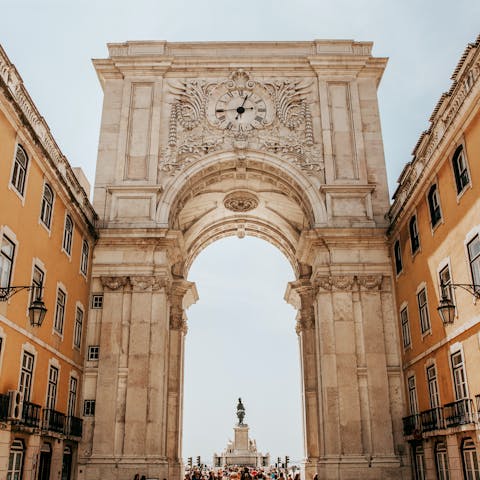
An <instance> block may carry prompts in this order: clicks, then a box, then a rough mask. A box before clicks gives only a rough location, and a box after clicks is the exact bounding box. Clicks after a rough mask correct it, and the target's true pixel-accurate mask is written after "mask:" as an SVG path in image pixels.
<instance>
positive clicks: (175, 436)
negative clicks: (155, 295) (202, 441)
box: [166, 279, 193, 480]
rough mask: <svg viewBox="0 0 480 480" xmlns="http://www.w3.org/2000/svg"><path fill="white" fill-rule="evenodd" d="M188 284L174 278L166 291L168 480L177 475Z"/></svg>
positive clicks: (189, 284)
mask: <svg viewBox="0 0 480 480" xmlns="http://www.w3.org/2000/svg"><path fill="white" fill-rule="evenodd" d="M192 285H193V284H192V283H191V282H187V281H186V280H183V279H177V280H174V281H173V282H172V286H171V288H170V294H169V305H170V321H169V322H170V323H169V327H170V330H169V336H168V351H169V365H168V378H167V417H166V418H167V428H166V456H167V459H168V463H169V478H170V480H179V479H180V478H181V469H182V452H181V447H182V424H183V422H182V412H183V366H184V364H183V362H184V341H185V334H186V333H187V324H186V316H185V311H184V308H183V298H184V296H185V294H186V293H187V292H188V290H189V289H190V288H191V287H192Z"/></svg>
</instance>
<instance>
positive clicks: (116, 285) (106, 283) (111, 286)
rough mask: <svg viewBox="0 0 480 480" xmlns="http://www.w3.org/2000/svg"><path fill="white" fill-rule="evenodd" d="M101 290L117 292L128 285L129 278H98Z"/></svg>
mask: <svg viewBox="0 0 480 480" xmlns="http://www.w3.org/2000/svg"><path fill="white" fill-rule="evenodd" d="M100 281H101V282H102V286H103V288H106V289H108V290H118V289H120V288H123V287H124V286H125V285H127V284H128V281H129V278H128V277H127V276H121V277H120V276H119V277H100Z"/></svg>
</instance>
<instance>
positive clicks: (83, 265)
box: [80, 238, 90, 278]
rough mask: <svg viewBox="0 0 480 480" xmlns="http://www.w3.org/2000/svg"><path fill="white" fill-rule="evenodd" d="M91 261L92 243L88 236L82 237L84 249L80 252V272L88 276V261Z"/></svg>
mask: <svg viewBox="0 0 480 480" xmlns="http://www.w3.org/2000/svg"><path fill="white" fill-rule="evenodd" d="M85 245H86V246H87V254H86V255H85V249H84V247H85ZM89 261H90V244H89V243H88V240H87V239H86V238H83V239H82V250H81V252H80V273H81V274H82V275H83V276H84V277H85V278H87V275H88V263H89Z"/></svg>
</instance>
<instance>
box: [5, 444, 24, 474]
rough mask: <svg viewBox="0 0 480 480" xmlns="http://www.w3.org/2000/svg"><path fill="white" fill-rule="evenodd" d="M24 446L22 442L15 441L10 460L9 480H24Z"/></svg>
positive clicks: (11, 448)
mask: <svg viewBox="0 0 480 480" xmlns="http://www.w3.org/2000/svg"><path fill="white" fill-rule="evenodd" d="M23 453H24V446H23V442H22V441H21V440H14V441H13V443H12V446H11V447H10V454H9V458H8V470H7V480H17V479H20V478H22V469H23Z"/></svg>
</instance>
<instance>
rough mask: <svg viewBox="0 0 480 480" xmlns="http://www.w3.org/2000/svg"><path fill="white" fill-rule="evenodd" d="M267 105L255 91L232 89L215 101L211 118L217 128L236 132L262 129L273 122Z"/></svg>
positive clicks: (266, 101)
mask: <svg viewBox="0 0 480 480" xmlns="http://www.w3.org/2000/svg"><path fill="white" fill-rule="evenodd" d="M267 104H268V100H266V99H265V97H264V96H262V95H260V94H259V93H257V92H255V91H253V90H242V89H240V88H235V89H230V90H226V91H224V92H221V94H220V95H219V96H217V98H216V99H215V100H214V101H213V103H212V107H213V109H214V111H213V112H211V115H210V118H211V119H214V120H213V123H214V124H215V125H216V126H218V127H220V128H224V129H226V130H231V131H234V132H246V131H249V130H254V129H260V128H263V127H264V126H265V125H266V124H268V123H270V122H271V120H270V119H269V112H270V111H271V108H269V105H267Z"/></svg>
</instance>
